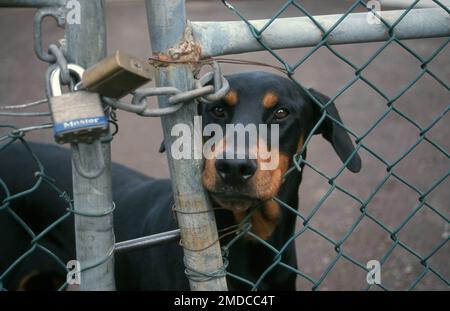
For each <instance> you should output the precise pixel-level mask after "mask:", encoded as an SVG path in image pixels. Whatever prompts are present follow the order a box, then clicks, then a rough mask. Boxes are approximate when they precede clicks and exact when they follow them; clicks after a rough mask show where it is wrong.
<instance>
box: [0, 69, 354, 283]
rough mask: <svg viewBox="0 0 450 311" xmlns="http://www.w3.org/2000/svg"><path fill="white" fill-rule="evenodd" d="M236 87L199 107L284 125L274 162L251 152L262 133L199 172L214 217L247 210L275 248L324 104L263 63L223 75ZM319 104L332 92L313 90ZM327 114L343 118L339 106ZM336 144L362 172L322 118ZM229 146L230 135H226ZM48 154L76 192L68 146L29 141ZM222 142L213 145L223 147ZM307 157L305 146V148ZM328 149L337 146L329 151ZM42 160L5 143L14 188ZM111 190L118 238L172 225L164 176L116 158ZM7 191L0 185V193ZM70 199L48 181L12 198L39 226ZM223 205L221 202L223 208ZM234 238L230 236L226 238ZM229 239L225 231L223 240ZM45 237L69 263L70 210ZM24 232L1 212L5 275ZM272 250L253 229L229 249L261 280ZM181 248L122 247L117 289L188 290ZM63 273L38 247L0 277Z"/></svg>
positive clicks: (235, 118)
mask: <svg viewBox="0 0 450 311" xmlns="http://www.w3.org/2000/svg"><path fill="white" fill-rule="evenodd" d="M227 79H228V81H229V82H230V86H231V89H230V91H229V93H228V94H227V96H226V97H225V98H224V99H223V100H222V101H220V102H216V103H211V104H208V105H203V106H202V107H200V112H201V115H202V117H203V126H206V125H208V124H211V123H216V124H219V125H220V126H221V127H223V128H224V129H225V126H226V124H242V125H244V126H245V125H248V124H256V125H259V124H273V123H277V124H279V133H280V137H279V148H278V150H276V154H277V157H278V165H277V166H276V167H275V168H273V169H271V170H262V169H261V164H262V163H261V161H263V160H261V159H259V158H258V157H256V159H251V158H250V157H249V156H248V155H249V154H250V153H252V152H254V149H255V148H258V147H260V146H261V144H263V143H264V142H261V141H258V143H257V144H256V146H248V148H247V149H246V150H245V153H246V155H247V156H246V157H244V159H236V158H234V159H228V158H225V159H215V158H213V159H208V160H206V161H205V165H204V171H203V177H202V180H203V184H204V187H205V188H206V190H207V191H208V192H209V194H210V196H211V198H212V201H213V202H214V204H215V205H216V207H219V209H217V211H216V219H217V225H218V227H219V229H220V228H226V227H229V226H230V225H233V224H236V223H239V222H241V221H242V220H243V219H247V218H248V217H245V216H246V215H248V213H251V217H250V218H249V221H250V222H251V225H252V229H251V230H252V232H253V233H254V234H255V235H257V236H259V237H260V238H261V239H264V240H265V241H266V242H268V243H270V244H271V245H272V246H273V247H275V248H277V249H279V248H280V247H281V246H283V245H284V244H285V243H286V241H287V240H288V239H289V238H290V237H291V236H292V234H293V232H294V227H295V221H296V216H295V214H293V213H292V212H290V211H289V210H287V209H286V208H283V207H281V206H279V205H278V204H277V203H276V202H275V201H274V200H272V199H273V198H274V197H277V198H279V199H280V200H281V201H283V202H285V203H286V204H288V205H290V206H292V207H296V206H297V205H298V187H299V185H300V182H301V180H302V173H301V171H298V170H294V171H293V172H291V173H290V174H288V175H287V176H286V178H284V176H283V175H284V173H285V172H286V171H287V170H288V169H289V167H291V166H292V165H293V163H292V156H293V155H294V154H296V153H298V152H299V151H300V150H301V149H302V148H303V144H304V142H305V138H306V137H308V135H309V133H310V132H311V130H312V129H313V127H314V126H315V125H316V124H317V122H318V121H319V119H320V117H321V116H322V112H321V110H320V108H319V106H318V105H317V104H315V103H314V102H313V101H312V100H311V99H310V97H309V96H308V95H307V94H305V93H304V92H303V91H301V90H299V88H298V87H296V85H295V84H294V83H293V82H292V81H290V80H289V79H286V78H283V77H280V76H277V75H274V74H270V73H265V72H249V73H238V74H234V75H231V76H228V77H227ZM310 92H311V94H313V95H314V97H315V98H316V99H317V100H319V101H320V102H322V103H324V104H325V103H327V102H328V101H329V98H327V97H326V96H324V95H322V94H320V93H318V92H316V91H314V90H312V89H310ZM327 112H328V115H329V116H331V117H332V118H333V119H335V120H337V121H341V119H340V117H339V115H338V112H337V110H336V108H335V106H334V105H330V106H328V108H327ZM316 134H322V136H323V137H324V138H325V139H327V140H328V141H329V142H330V143H331V144H332V146H333V147H334V149H335V151H336V153H337V154H338V156H339V157H340V158H341V160H342V161H343V162H346V161H347V160H348V162H347V163H348V164H347V168H348V169H349V170H351V171H352V172H358V171H359V170H360V167H361V160H360V158H359V156H358V155H357V154H354V155H353V157H352V158H351V159H349V157H351V156H352V154H353V152H354V147H353V145H352V142H351V140H350V138H349V136H348V135H347V133H346V132H345V131H344V130H343V129H342V128H341V127H340V126H338V125H337V124H335V123H334V122H332V121H331V119H330V118H328V117H327V118H326V119H325V120H323V122H322V123H321V125H320V127H319V128H318V129H317V131H316ZM221 145H222V146H226V143H224V144H221ZM30 146H31V148H32V150H33V151H34V152H35V153H36V155H37V157H38V158H39V159H40V161H41V162H42V163H43V165H44V167H45V172H46V174H47V175H49V176H51V177H52V178H54V179H55V180H56V182H57V184H58V186H59V187H60V188H61V189H65V190H67V191H68V192H69V194H71V190H70V189H72V184H71V183H72V178H71V172H70V169H71V165H70V154H69V152H68V151H65V150H63V149H61V148H58V147H55V146H50V145H42V144H30ZM223 148H224V149H223V150H215V151H218V153H217V154H219V153H220V152H226V147H223ZM304 156H306V150H305V154H304ZM330 156H331V155H330ZM37 170H38V168H37V166H36V164H35V162H33V161H32V160H31V158H30V155H29V153H28V152H26V151H25V150H24V148H23V146H21V145H20V144H15V145H13V146H10V147H8V148H7V149H6V150H4V151H2V152H0V178H2V180H3V182H4V183H5V184H6V185H7V186H8V187H9V191H10V192H11V193H18V192H20V191H23V190H25V189H28V188H29V187H31V186H32V185H33V184H34V182H35V179H33V176H34V175H33V173H34V172H35V171H37ZM112 172H113V195H114V201H115V203H116V211H115V214H114V227H115V234H116V239H117V241H123V240H128V239H132V238H137V237H141V236H145V235H150V234H154V233H159V232H163V231H168V230H172V229H175V228H176V221H175V220H174V217H173V215H172V209H171V207H172V204H173V198H172V193H171V186H170V182H169V181H168V180H156V179H152V178H150V177H147V176H144V175H142V174H140V173H138V172H135V171H132V170H130V169H128V168H125V167H123V166H120V165H117V164H114V165H113V167H112ZM2 196H3V197H4V196H5V193H4V190H0V200H2ZM66 207H67V206H66V204H65V201H64V200H63V199H62V198H60V197H59V196H58V195H56V194H55V192H54V190H53V189H51V188H50V186H48V185H46V184H45V183H44V184H42V185H41V187H40V189H39V191H35V192H32V193H30V194H29V195H26V196H25V197H23V198H20V199H18V200H14V201H12V202H11V208H12V210H13V211H15V212H16V213H17V214H18V215H19V216H20V217H21V218H22V219H23V220H24V221H25V222H26V223H27V224H28V225H29V226H30V227H31V229H32V230H33V231H34V232H35V233H39V232H41V231H42V230H44V229H45V228H46V227H47V226H48V225H49V224H50V223H52V222H53V221H55V220H56V219H57V218H58V217H60V216H61V215H63V214H64V213H65V208H66ZM220 208H222V209H220ZM230 238H231V237H230ZM222 242H223V243H226V242H227V240H226V239H224V240H223V241H222ZM41 244H42V245H44V246H46V247H48V248H49V249H51V250H52V251H53V252H54V253H55V254H56V255H57V256H58V257H59V258H61V260H62V261H63V262H67V261H69V260H72V259H74V258H75V254H74V250H75V247H74V238H73V221H72V220H71V219H70V218H68V219H67V220H64V221H63V222H62V223H60V224H59V225H58V226H57V227H56V228H55V229H54V230H51V231H50V232H48V233H47V234H46V235H45V237H44V238H43V240H42V242H41ZM30 246H31V244H30V238H29V235H28V233H27V232H26V231H25V230H24V229H22V228H20V227H19V226H18V225H17V221H16V220H14V219H13V217H12V214H11V213H10V212H8V211H7V210H1V211H0V276H2V274H4V273H5V271H6V269H7V268H8V267H9V266H10V265H11V264H12V263H13V262H14V261H15V260H16V259H17V258H19V257H20V256H21V255H22V254H24V252H25V251H26V250H28V249H29V248H30ZM274 255H275V254H274V253H273V251H272V250H270V249H269V248H267V247H266V246H264V245H263V244H262V243H260V242H258V241H257V240H255V239H254V238H253V239H252V238H245V237H244V238H241V239H239V240H238V241H237V242H236V243H235V244H233V246H232V247H231V248H230V250H229V258H228V259H229V268H228V269H229V271H230V272H231V273H233V274H235V275H238V276H240V277H242V278H245V279H248V280H249V281H251V282H255V281H256V280H258V279H259V278H260V277H261V275H262V274H263V272H264V271H265V270H266V269H267V268H268V267H269V266H270V265H272V263H273V259H274ZM182 258H183V254H182V248H181V247H180V246H179V245H178V244H175V243H172V244H167V245H163V246H158V247H154V248H151V249H147V250H140V251H134V252H129V253H124V254H118V255H116V261H115V262H116V282H117V288H118V289H119V290H129V289H139V290H164V289H168V290H182V289H184V290H185V289H188V281H187V279H186V277H185V275H184V265H183V260H182ZM281 260H282V262H284V263H286V264H287V265H289V266H291V267H293V268H295V267H296V266H297V259H296V252H295V246H294V243H291V244H290V245H289V246H288V247H287V248H286V250H285V251H284V252H283V255H282V258H281ZM64 280H65V275H64V270H63V268H62V267H59V265H58V264H56V262H55V261H54V260H53V259H51V257H50V256H48V254H46V253H44V252H43V251H42V250H41V249H39V248H37V249H36V250H35V251H34V252H33V253H32V254H31V255H30V256H28V257H26V259H25V260H23V261H21V262H19V263H18V264H17V265H16V266H15V267H14V268H13V269H12V270H11V271H10V272H8V274H6V275H5V276H3V279H2V280H0V281H2V283H3V286H4V287H5V288H8V289H17V288H22V289H35V288H48V289H51V288H55V287H57V286H59V285H61V284H62V282H63V281H64ZM295 280H296V274H295V273H293V272H292V271H290V270H288V269H286V268H284V267H281V266H279V265H278V266H276V267H275V268H273V269H272V270H271V272H270V273H268V274H267V275H266V276H265V277H264V278H263V280H262V282H261V283H260V286H259V289H261V290H294V289H295ZM228 283H229V287H230V288H231V289H249V286H248V285H247V284H245V283H243V282H241V281H239V280H236V279H233V278H231V277H230V278H229V279H228Z"/></svg>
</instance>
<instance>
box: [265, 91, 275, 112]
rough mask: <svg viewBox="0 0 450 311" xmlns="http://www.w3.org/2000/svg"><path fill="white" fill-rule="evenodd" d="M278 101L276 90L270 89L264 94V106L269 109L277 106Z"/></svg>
mask: <svg viewBox="0 0 450 311" xmlns="http://www.w3.org/2000/svg"><path fill="white" fill-rule="evenodd" d="M277 102H278V95H277V93H275V92H274V91H269V92H267V93H266V95H264V98H263V101H262V104H263V106H264V108H266V109H269V108H272V107H273V106H275V105H276V104H277Z"/></svg>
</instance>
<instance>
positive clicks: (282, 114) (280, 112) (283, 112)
mask: <svg viewBox="0 0 450 311" xmlns="http://www.w3.org/2000/svg"><path fill="white" fill-rule="evenodd" d="M288 115H289V111H288V110H287V109H285V108H280V109H277V111H275V114H274V119H275V120H283V119H285V118H286V117H287V116H288Z"/></svg>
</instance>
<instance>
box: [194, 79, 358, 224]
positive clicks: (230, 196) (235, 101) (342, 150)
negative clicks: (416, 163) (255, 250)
mask: <svg viewBox="0 0 450 311" xmlns="http://www.w3.org/2000/svg"><path fill="white" fill-rule="evenodd" d="M227 80H228V81H229V83H230V91H229V92H228V94H227V95H226V96H225V97H224V98H223V99H222V100H220V101H218V102H214V103H211V104H203V105H201V107H200V113H201V115H202V118H203V129H204V143H205V144H208V142H211V141H212V142H213V143H214V144H212V143H209V144H210V147H211V146H212V147H211V148H210V150H211V154H210V156H209V157H207V159H206V160H205V166H204V172H203V185H204V187H205V188H206V190H207V191H208V192H209V193H210V195H211V198H212V200H213V201H214V202H215V204H217V205H219V206H220V207H223V208H226V209H230V210H232V211H233V212H234V213H235V215H238V214H243V213H244V212H245V211H246V210H248V209H249V208H251V207H254V206H257V205H260V204H261V203H264V202H272V201H271V199H272V198H274V197H275V196H276V195H277V193H278V192H279V190H280V187H281V185H282V183H283V174H284V173H285V172H286V171H287V169H288V168H289V166H290V165H291V162H292V156H293V155H294V154H296V153H298V152H300V151H301V150H302V148H303V145H304V142H305V139H306V138H307V137H308V135H309V134H310V132H311V130H313V128H314V126H315V125H316V124H317V123H318V122H319V121H321V124H320V126H319V127H318V128H317V130H316V131H315V134H322V136H323V137H324V138H325V139H326V140H328V141H329V142H330V143H331V144H332V146H333V148H334V150H335V151H336V153H337V155H338V156H339V158H340V159H341V160H342V161H343V162H346V161H347V160H348V159H349V158H350V157H351V159H350V160H349V161H348V162H347V168H348V169H349V170H350V171H352V172H358V171H359V170H360V167H361V160H360V158H359V156H358V155H357V154H356V153H353V152H354V146H353V144H352V142H351V140H350V137H349V136H348V134H347V132H346V131H345V130H344V129H343V128H342V127H340V126H339V125H338V124H337V123H336V122H333V121H332V119H334V120H336V121H338V122H342V121H341V118H340V116H339V114H338V111H337V109H336V107H335V105H334V104H331V105H329V106H327V108H326V110H327V117H326V118H325V119H321V117H322V115H323V111H321V109H320V106H319V105H318V104H317V103H315V102H314V100H313V99H312V98H311V97H310V96H309V95H308V94H306V93H305V92H304V91H302V90H300V89H299V87H298V86H297V85H295V83H294V82H293V81H291V80H289V79H287V78H284V77H281V76H278V75H275V74H271V73H267V72H248V73H238V74H233V75H230V76H227ZM309 92H310V93H311V94H312V95H313V96H314V97H315V99H316V100H317V101H319V102H321V103H322V104H327V103H328V101H329V100H330V99H329V98H328V97H326V96H325V95H323V94H321V93H319V92H317V91H315V90H313V89H309ZM330 117H331V118H330ZM213 124H214V126H212V125H213ZM227 124H228V127H229V126H230V125H231V126H234V128H235V133H234V134H233V133H232V134H231V135H230V131H229V130H228V131H227ZM274 124H276V125H278V129H279V130H278V131H279V135H278V137H275V138H276V139H278V146H276V145H275V146H274V144H273V143H274V137H273V135H272V134H273V133H272V132H273V131H274V127H271V126H272V125H274ZM260 125H263V126H264V125H267V128H266V129H267V133H263V132H264V131H262V130H261V128H260ZM255 128H256V132H257V133H258V135H257V137H256V138H254V139H253V140H252V139H251V138H250V137H249V136H251V135H252V134H251V133H252V132H253V133H254V131H255ZM220 129H221V130H220ZM228 129H229V128H228ZM252 130H253V131H252ZM217 132H221V133H220V134H221V135H223V137H222V136H221V135H219V136H218V137H219V138H217V134H218V133H217ZM244 133H245V135H244V136H243V137H244V138H245V139H246V140H245V144H244V145H242V144H239V143H238V142H239V138H238V137H237V136H238V135H239V134H244ZM263 134H267V135H263ZM221 137H222V138H221ZM214 138H215V139H214ZM241 142H242V140H241ZM261 151H263V152H261ZM267 152H268V153H267ZM261 154H264V157H263V156H261ZM269 162H270V165H268V164H269ZM267 204H268V205H269V206H270V205H273V203H267ZM267 204H266V205H267ZM271 214H273V215H271ZM276 214H277V209H276V208H266V209H265V216H266V217H269V218H271V217H272V218H276V217H277V215H276Z"/></svg>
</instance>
